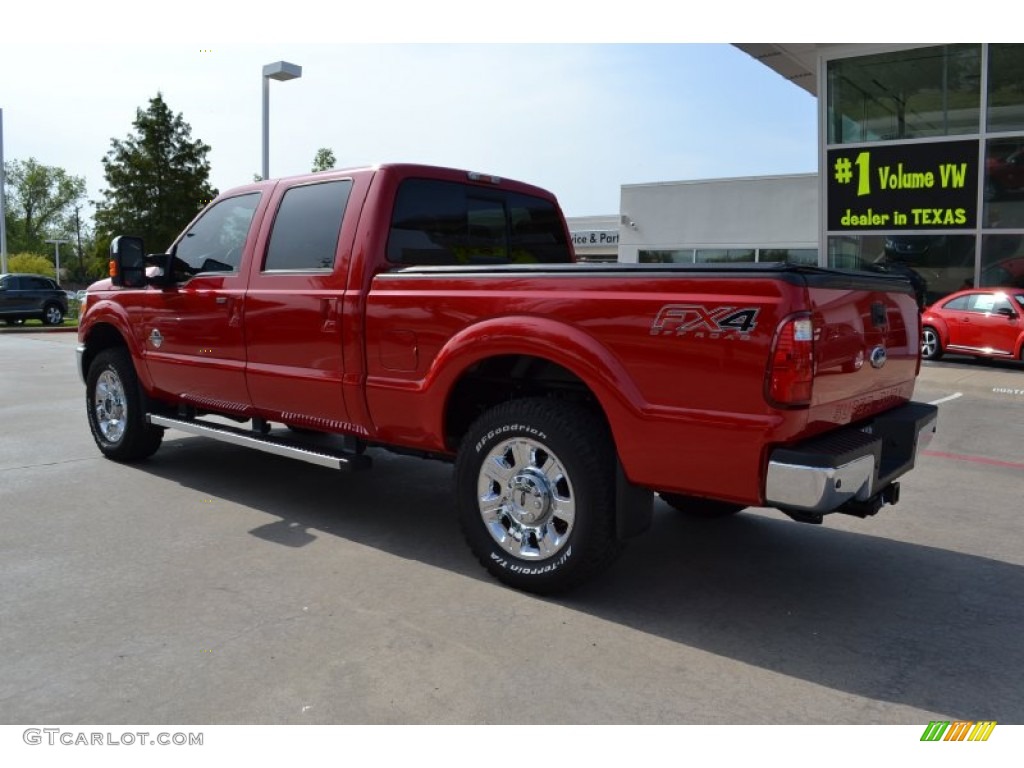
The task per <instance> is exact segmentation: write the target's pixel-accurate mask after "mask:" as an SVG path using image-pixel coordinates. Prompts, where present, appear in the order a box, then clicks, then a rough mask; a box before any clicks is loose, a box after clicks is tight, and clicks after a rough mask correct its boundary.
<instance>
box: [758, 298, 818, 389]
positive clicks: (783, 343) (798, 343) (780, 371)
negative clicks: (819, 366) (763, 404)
mask: <svg viewBox="0 0 1024 768" xmlns="http://www.w3.org/2000/svg"><path fill="white" fill-rule="evenodd" d="M813 387H814V323H813V322H812V321H811V316H810V315H807V314H798V315H792V316H790V317H787V318H786V319H785V320H783V321H782V324H781V325H779V329H778V330H777V331H776V332H775V339H774V340H773V341H772V350H771V357H770V359H769V365H768V375H767V376H766V377H765V382H764V395H765V398H766V399H767V400H768V402H770V403H771V404H772V405H778V406H782V407H786V408H794V407H799V406H806V405H809V404H810V402H811V390H812V389H813Z"/></svg>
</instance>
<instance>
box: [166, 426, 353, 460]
mask: <svg viewBox="0 0 1024 768" xmlns="http://www.w3.org/2000/svg"><path fill="white" fill-rule="evenodd" d="M146 419H147V420H148V421H149V423H150V424H153V425H155V426H158V427H167V428H168V429H177V430H179V431H180V432H188V433H189V434H192V435H200V436H202V437H210V438H213V439H214V440H220V441H222V442H225V443H231V444H233V445H240V446H242V447H244V448H255V449H256V450H257V451H263V452H264V453H272V454H274V455H275V456H285V457H287V458H289V459H298V460H299V461H305V462H307V463H309V464H316V465H318V466H321V467H330V468H331V469H369V468H370V465H371V463H372V462H371V460H370V457H369V456H363V455H362V454H356V453H347V452H345V451H329V450H321V449H318V448H310V447H309V446H300V445H296V444H295V443H293V442H291V441H288V440H283V439H280V438H276V437H273V436H270V435H258V434H254V433H252V432H250V431H248V430H244V429H237V428H235V427H229V426H226V425H223V424H209V423H205V422H202V421H199V420H198V419H175V418H171V417H169V416H160V415H159V414H155V413H149V414H146Z"/></svg>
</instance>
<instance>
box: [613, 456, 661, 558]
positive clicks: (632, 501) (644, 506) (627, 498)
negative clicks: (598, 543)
mask: <svg viewBox="0 0 1024 768" xmlns="http://www.w3.org/2000/svg"><path fill="white" fill-rule="evenodd" d="M653 516H654V492H653V491H652V490H650V489H649V488H641V487H640V486H638V485H633V484H632V483H631V482H629V480H628V479H627V478H626V473H625V472H623V471H622V463H621V462H619V461H616V462H615V532H616V534H617V535H618V537H619V538H620V539H628V538H631V537H633V536H637V535H639V534H641V533H643V532H644V531H646V530H647V529H648V528H650V527H651V518H652V517H653Z"/></svg>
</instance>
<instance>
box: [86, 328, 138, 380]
mask: <svg viewBox="0 0 1024 768" xmlns="http://www.w3.org/2000/svg"><path fill="white" fill-rule="evenodd" d="M80 341H81V349H82V355H81V360H80V362H81V374H82V379H83V381H84V380H85V378H86V377H87V376H88V375H89V367H90V366H91V365H92V361H93V360H95V359H96V356H97V355H98V354H99V353H100V352H102V351H103V350H105V349H112V348H115V347H122V348H124V349H125V350H127V351H128V354H130V355H131V356H132V358H133V359H135V354H134V351H133V350H132V348H131V344H129V343H128V340H127V338H126V337H125V335H124V334H123V333H122V332H121V330H120V329H119V328H118V327H117V326H115V325H114V324H113V323H110V322H96V323H93V324H91V325H90V326H89V327H88V328H87V329H86V330H85V331H83V333H82V337H81V339H80ZM135 369H136V372H137V373H138V375H139V378H140V379H141V378H143V371H142V370H140V369H141V366H139V365H138V364H136V366H135Z"/></svg>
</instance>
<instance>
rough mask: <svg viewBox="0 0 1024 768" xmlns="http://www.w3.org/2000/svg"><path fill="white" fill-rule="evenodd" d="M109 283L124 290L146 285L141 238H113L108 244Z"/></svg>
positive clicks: (144, 260)
mask: <svg viewBox="0 0 1024 768" xmlns="http://www.w3.org/2000/svg"><path fill="white" fill-rule="evenodd" d="M110 282H111V283H113V284H114V285H117V286H123V287H124V288H142V287H144V286H145V285H146V252H145V250H144V249H143V246H142V238H141V237H127V236H124V235H122V236H121V237H115V238H114V239H113V241H112V242H111V243H110Z"/></svg>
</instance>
